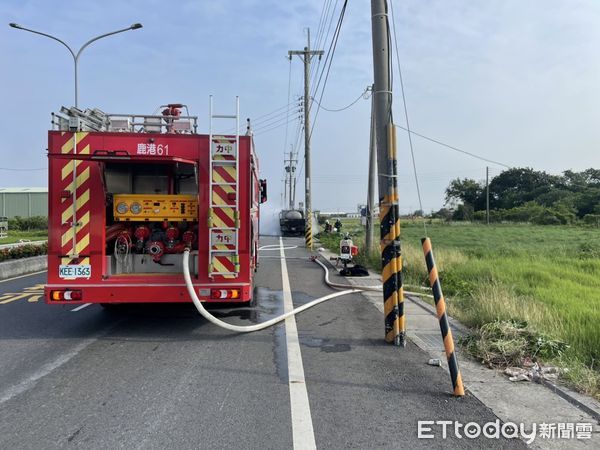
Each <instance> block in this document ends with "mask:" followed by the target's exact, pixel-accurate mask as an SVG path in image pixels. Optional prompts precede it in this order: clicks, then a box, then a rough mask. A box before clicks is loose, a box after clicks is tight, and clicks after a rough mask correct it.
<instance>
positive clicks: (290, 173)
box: [285, 151, 298, 209]
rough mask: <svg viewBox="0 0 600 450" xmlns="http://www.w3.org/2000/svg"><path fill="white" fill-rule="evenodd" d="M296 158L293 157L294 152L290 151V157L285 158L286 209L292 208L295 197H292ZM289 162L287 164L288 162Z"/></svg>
mask: <svg viewBox="0 0 600 450" xmlns="http://www.w3.org/2000/svg"><path fill="white" fill-rule="evenodd" d="M297 162H298V160H297V159H294V152H293V151H290V158H289V159H286V160H285V172H286V174H287V179H288V180H289V186H288V187H289V198H288V201H289V204H288V209H294V206H295V203H296V201H295V199H294V185H295V184H296V163H297ZM288 163H289V164H288Z"/></svg>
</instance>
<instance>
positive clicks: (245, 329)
mask: <svg viewBox="0 0 600 450" xmlns="http://www.w3.org/2000/svg"><path fill="white" fill-rule="evenodd" d="M189 258H190V251H189V249H186V250H185V251H184V252H183V277H184V279H185V285H186V287H187V290H188V293H189V294H190V297H191V299H192V301H193V302H194V305H195V306H196V309H197V310H198V312H199V313H200V314H201V315H202V317H204V318H205V319H206V320H208V321H209V322H211V323H213V324H215V325H217V326H219V327H221V328H225V329H226V330H230V331H235V332H238V333H250V332H253V331H259V330H264V329H265V328H268V327H270V326H273V325H275V324H277V323H279V322H281V321H282V320H285V319H287V318H288V317H291V316H294V315H296V314H299V313H301V312H302V311H306V310H307V309H309V308H312V307H313V306H316V305H318V304H320V303H323V302H326V301H328V300H332V299H334V298H337V297H341V296H343V295H348V294H354V293H357V292H362V291H381V289H382V287H381V286H348V285H344V284H338V283H332V282H331V281H330V280H329V270H328V269H327V266H325V264H323V263H322V262H321V261H319V260H318V259H317V258H313V259H312V260H313V261H314V262H316V263H317V264H319V265H320V266H321V267H322V268H323V270H324V272H325V283H327V285H328V286H330V287H333V288H341V289H344V290H343V291H340V292H334V293H333V294H329V295H326V296H324V297H320V298H317V299H315V300H313V301H311V302H309V303H307V304H306V305H302V306H300V307H298V308H295V309H293V310H292V311H289V312H287V313H285V314H282V315H280V316H278V317H275V318H273V319H270V320H267V321H266V322H263V323H257V324H255V325H233V324H230V323H227V322H224V321H223V320H220V319H218V318H216V317H215V316H213V315H212V314H211V313H209V312H208V311H207V310H206V308H205V307H204V305H202V302H201V301H200V299H199V298H198V295H196V290H195V289H194V285H193V284H192V279H191V276H190V269H189ZM349 287H351V289H348V288H349ZM408 293H410V294H412V292H408Z"/></svg>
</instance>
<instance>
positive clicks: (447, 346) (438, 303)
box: [421, 238, 465, 397]
mask: <svg viewBox="0 0 600 450" xmlns="http://www.w3.org/2000/svg"><path fill="white" fill-rule="evenodd" d="M421 243H422V244H423V253H424V255H425V263H426V264H427V272H428V273H429V284H430V285H431V290H432V291H433V299H434V301H435V309H436V311H437V318H438V321H439V323H440V330H441V332H442V339H443V340H444V350H445V351H446V359H447V360H448V369H449V370H450V379H451V380H452V388H453V390H454V395H456V396H459V397H462V396H463V395H465V389H464V387H463V382H462V377H461V375H460V369H459V367H458V359H456V352H455V350H454V339H453V338H452V330H451V329H450V324H449V323H448V314H447V313H446V301H445V300H444V294H443V293H442V285H441V284H440V279H439V277H438V272H437V268H436V266H435V259H434V258H433V249H432V248H431V240H430V239H429V238H423V239H421Z"/></svg>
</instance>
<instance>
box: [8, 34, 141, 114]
mask: <svg viewBox="0 0 600 450" xmlns="http://www.w3.org/2000/svg"><path fill="white" fill-rule="evenodd" d="M9 26H11V27H12V28H16V29H18V30H23V31H29V32H30V33H35V34H39V35H41V36H46V37H48V38H50V39H54V40H55V41H57V42H60V43H61V44H62V45H64V46H65V47H67V50H69V53H71V56H72V57H73V63H74V65H75V107H76V108H78V107H79V102H78V92H77V63H78V62H79V56H80V55H81V52H82V51H83V50H84V49H85V48H86V47H87V46H88V45H90V44H91V43H92V42H94V41H97V40H98V39H102V38H105V37H107V36H111V35H113V34H117V33H123V32H124V31H129V30H137V29H138V28H142V24H141V23H134V24H133V25H131V26H130V27H127V28H123V29H122V30H116V31H111V32H110V33H105V34H101V35H100V36H96V37H94V38H92V39H90V40H89V41H87V42H86V43H85V44H83V45H82V46H81V48H80V49H79V50H78V51H77V53H75V52H74V51H73V49H72V48H71V47H69V46H68V45H67V43H66V42H64V41H63V40H61V39H59V38H57V37H55V36H52V35H50V34H46V33H42V32H41V31H35V30H30V29H29V28H25V27H22V26H21V25H19V24H16V23H9Z"/></svg>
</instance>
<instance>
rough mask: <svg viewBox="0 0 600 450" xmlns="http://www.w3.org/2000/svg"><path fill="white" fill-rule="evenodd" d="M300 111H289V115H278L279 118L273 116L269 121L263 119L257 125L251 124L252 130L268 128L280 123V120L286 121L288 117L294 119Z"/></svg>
mask: <svg viewBox="0 0 600 450" xmlns="http://www.w3.org/2000/svg"><path fill="white" fill-rule="evenodd" d="M300 111H301V110H300V108H296V109H293V110H292V111H290V114H287V115H286V114H280V115H279V116H273V117H271V118H269V119H264V120H262V121H260V122H259V123H258V124H255V123H253V124H252V129H253V130H254V131H257V130H258V129H259V128H265V127H269V126H271V125H273V124H274V123H276V122H281V121H282V120H288V119H289V118H290V117H294V116H296V115H297V114H299V113H300Z"/></svg>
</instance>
